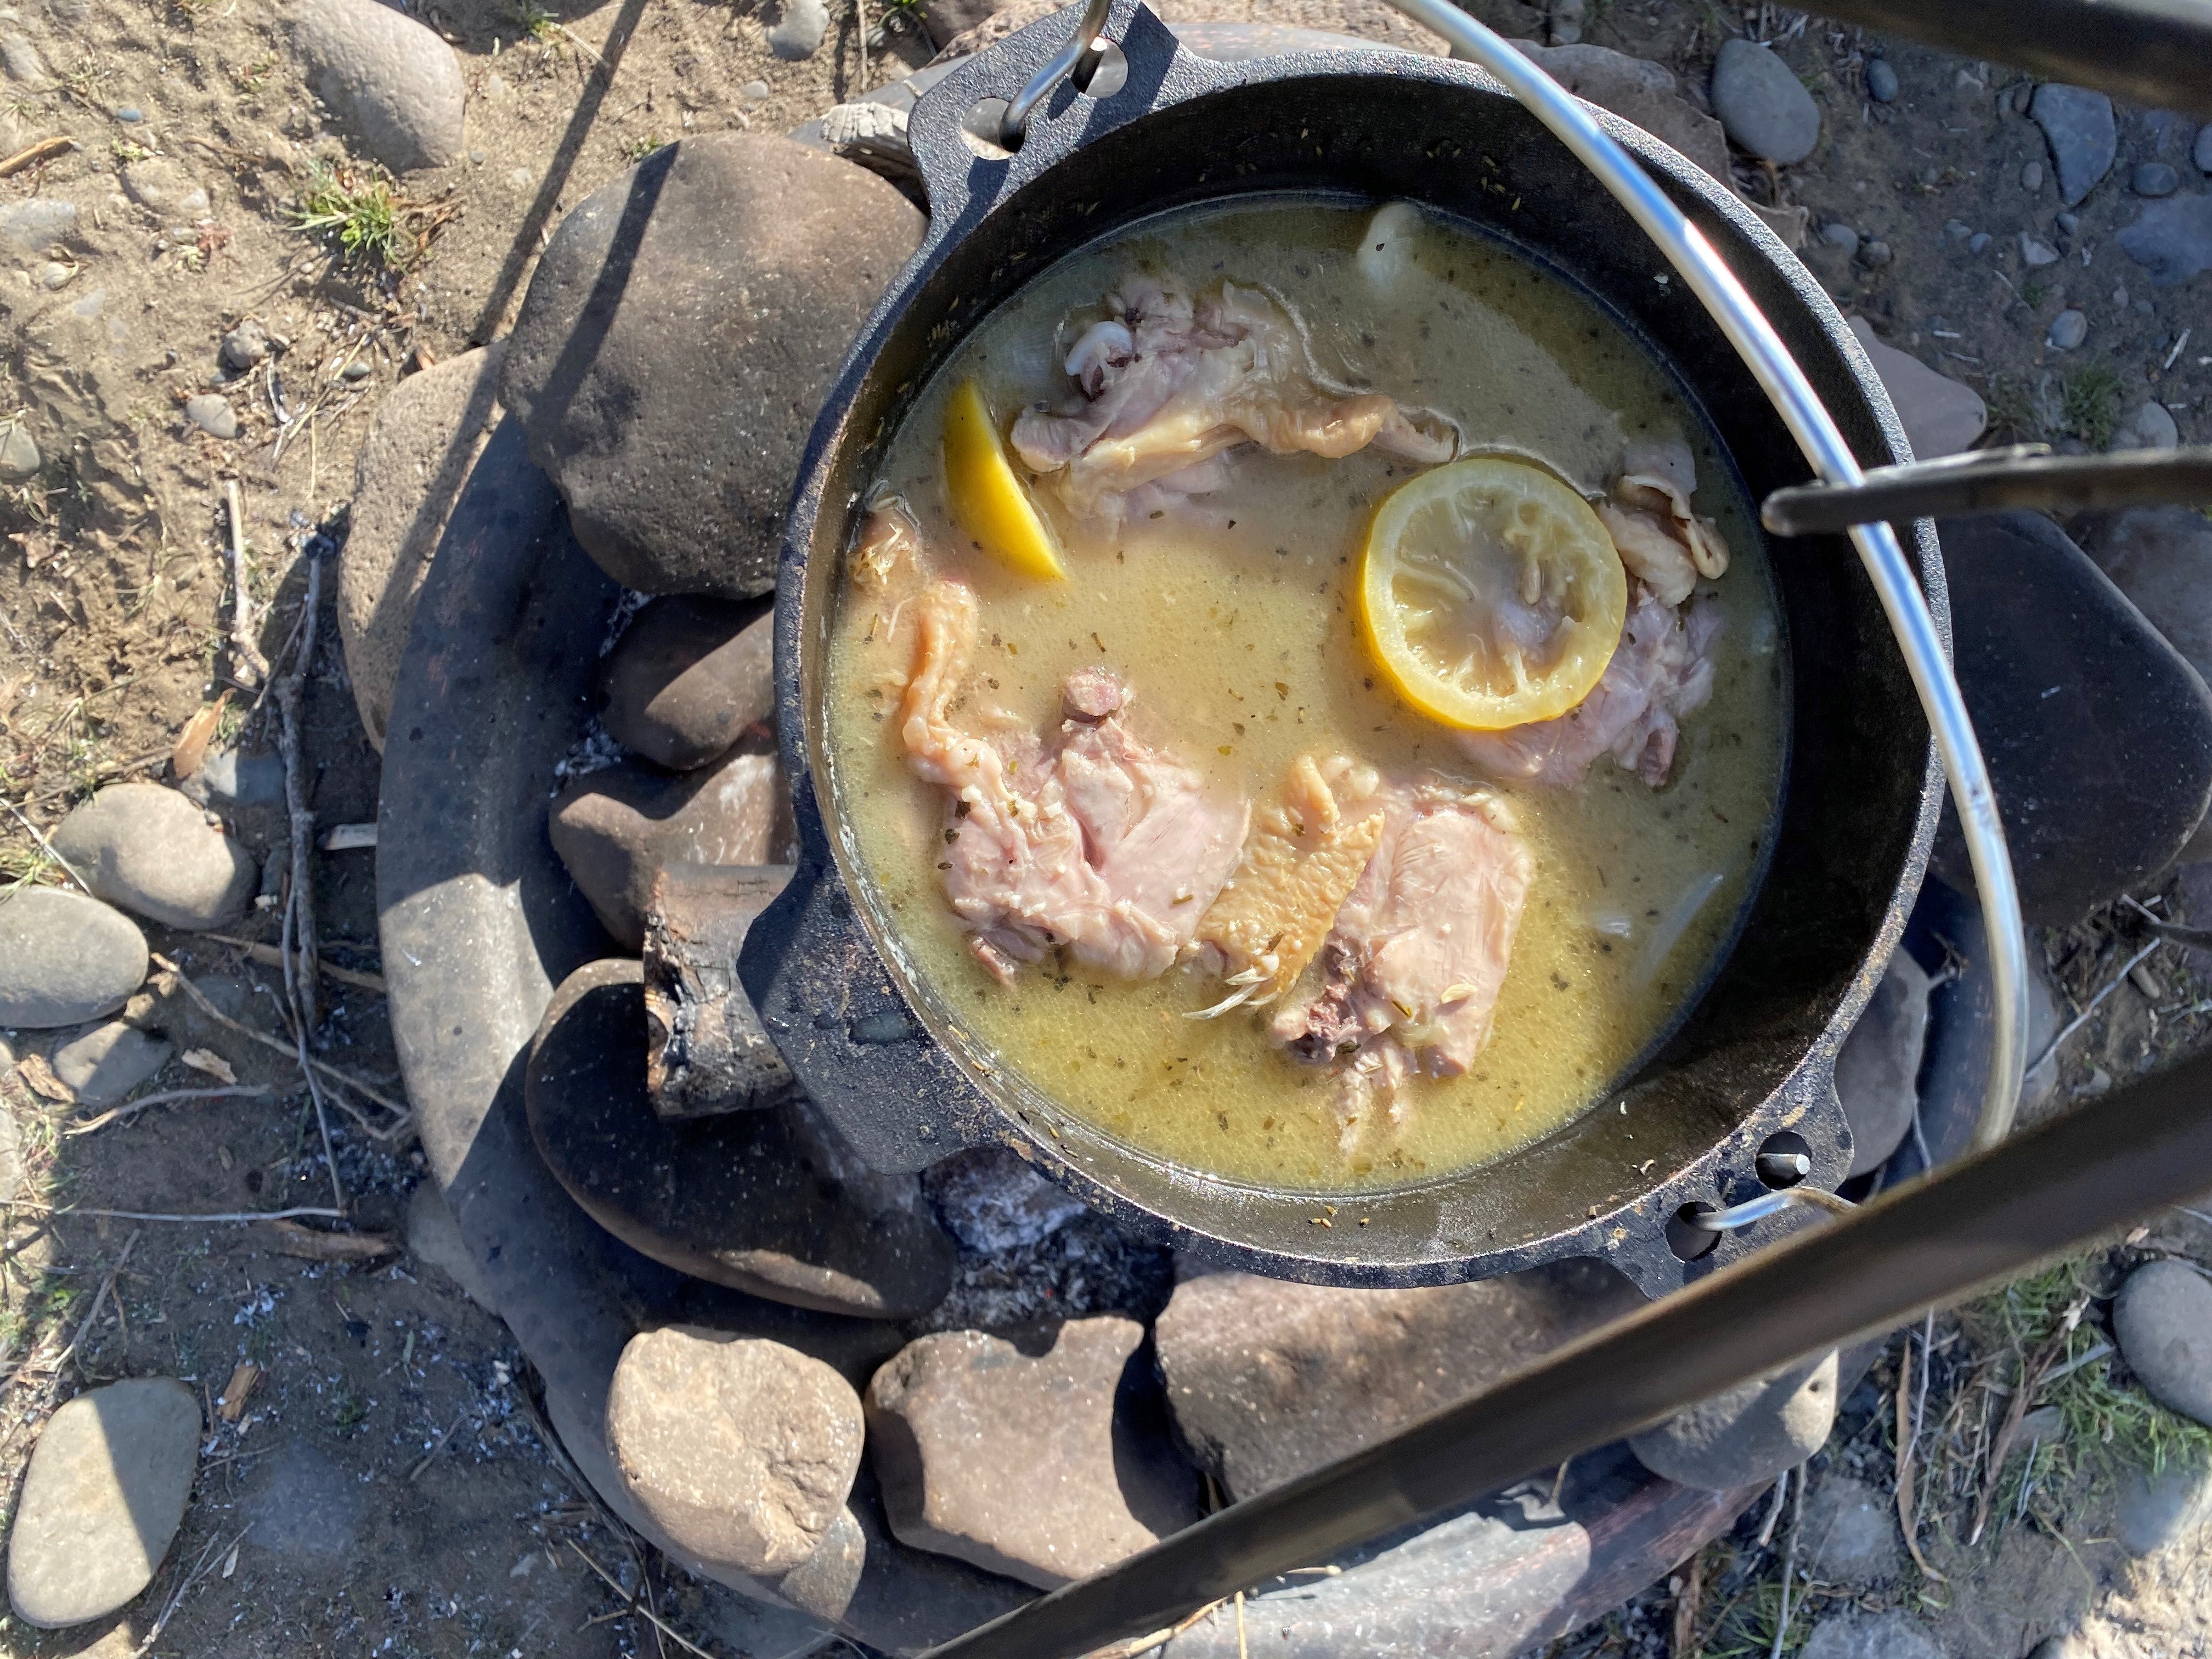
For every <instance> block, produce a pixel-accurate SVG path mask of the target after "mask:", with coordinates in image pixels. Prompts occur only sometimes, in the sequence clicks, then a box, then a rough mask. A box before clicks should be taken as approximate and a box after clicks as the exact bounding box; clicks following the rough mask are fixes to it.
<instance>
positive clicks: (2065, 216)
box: [2051, 213, 2081, 236]
mask: <svg viewBox="0 0 2212 1659" xmlns="http://www.w3.org/2000/svg"><path fill="white" fill-rule="evenodd" d="M2051 223H2053V224H2054V225H2057V227H2058V230H2059V234H2061V235H2063V236H2071V235H2073V234H2075V232H2076V231H2078V230H2080V229H2081V215H2080V214H2078V213H2061V214H2058V215H2057V216H2054V217H2053V218H2052V219H2051Z"/></svg>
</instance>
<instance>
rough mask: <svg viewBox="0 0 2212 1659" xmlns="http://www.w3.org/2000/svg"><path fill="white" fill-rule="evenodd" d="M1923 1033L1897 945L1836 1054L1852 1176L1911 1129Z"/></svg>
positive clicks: (1914, 969) (1916, 987) (1911, 965)
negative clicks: (1848, 1131)
mask: <svg viewBox="0 0 2212 1659" xmlns="http://www.w3.org/2000/svg"><path fill="white" fill-rule="evenodd" d="M1916 453H1917V452H1916ZM1927 1036H1928V975H1927V972H1926V971H1925V970H1924V969H1923V968H1922V967H1921V966H1920V964H1919V963H1917V962H1915V961H1914V960H1913V959H1912V957H1911V956H1910V955H1909V954H1907V953H1906V952H1905V951H1903V950H1902V949H1900V950H1899V951H1897V953H1896V954H1895V955H1893V957H1890V959H1889V970H1888V971H1887V973H1885V974H1884V975H1882V980H1881V984H1880V985H1878V986H1876V987H1875V993H1874V996H1873V998H1872V1000H1869V1002H1868V1004H1867V1006H1866V1012H1864V1013H1863V1014H1861V1015H1860V1016H1859V1023H1858V1024H1857V1025H1855V1026H1853V1027H1852V1028H1851V1034H1850V1036H1848V1037H1846V1038H1844V1048H1843V1052H1842V1053H1841V1054H1838V1055H1837V1056H1836V1093H1837V1095H1838V1097H1839V1098H1840V1099H1841V1100H1842V1101H1843V1103H1844V1119H1845V1120H1846V1121H1848V1122H1849V1123H1850V1126H1851V1138H1852V1139H1853V1140H1854V1141H1855V1142H1857V1149H1856V1150H1855V1151H1854V1152H1853V1153H1852V1155H1851V1170H1850V1172H1851V1173H1852V1174H1853V1175H1855V1176H1860V1175H1867V1174H1869V1173H1871V1172H1872V1171H1874V1170H1879V1169H1880V1168H1881V1166H1882V1165H1883V1164H1886V1163H1887V1162H1888V1161H1889V1155H1890V1154H1891V1153H1892V1152H1895V1151H1896V1150H1897V1149H1898V1147H1899V1146H1900V1145H1902V1144H1903V1142H1904V1140H1905V1135H1906V1133H1908V1132H1909V1131H1910V1130H1911V1127H1912V1114H1913V1110H1914V1109H1915V1107H1916V1106H1917V1104H1918V1103H1919V1099H1920V1091H1919V1079H1920V1051H1921V1048H1922V1046H1923V1043H1924V1042H1925V1041H1926V1039H1927Z"/></svg>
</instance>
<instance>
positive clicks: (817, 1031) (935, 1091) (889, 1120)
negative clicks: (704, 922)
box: [738, 856, 985, 1175]
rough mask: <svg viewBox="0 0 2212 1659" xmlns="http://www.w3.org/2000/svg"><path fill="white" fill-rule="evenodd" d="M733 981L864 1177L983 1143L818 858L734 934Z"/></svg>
mask: <svg viewBox="0 0 2212 1659" xmlns="http://www.w3.org/2000/svg"><path fill="white" fill-rule="evenodd" d="M738 979H739V980H740V981H741V982H742V983H743V984H744V988H745V991H746V994H748V995H750V997H751V999H752V1001H753V1006H754V1009H755V1010H756V1012H757V1013H758V1014H759V1016H760V1021H761V1025H762V1027H763V1030H766V1031H767V1033H768V1035H769V1041H770V1042H774V1043H775V1047H776V1050H777V1052H778V1053H780V1054H782V1056H783V1058H784V1061H785V1063H786V1064H787V1065H788V1066H790V1067H791V1069H792V1071H793V1073H794V1074H796V1076H797V1077H798V1079H799V1082H800V1083H801V1084H802V1085H805V1090H806V1092H807V1094H808V1095H809V1096H810V1097H811V1098H812V1100H813V1101H814V1103H815V1104H816V1105H817V1106H819V1107H821V1108H822V1109H823V1111H824V1112H826V1113H828V1114H829V1119H830V1121H832V1122H833V1123H835V1124H836V1126H837V1128H838V1130H839V1132H840V1133H842V1134H843V1135H844V1137H845V1139H847V1140H848V1141H850V1142H851V1143H852V1146H853V1150H854V1152H857V1153H858V1154H860V1159H861V1161H862V1162H863V1163H865V1164H867V1165H868V1167H869V1168H870V1169H872V1170H878V1171H879V1172H880V1173H882V1174H884V1175H908V1174H912V1173H914V1172H915V1171H916V1170H926V1169H927V1168H928V1167H929V1166H930V1165H931V1164H935V1163H937V1162H939V1160H940V1159H943V1158H949V1157H951V1155H952V1154H953V1153H955V1152H959V1151H960V1150H961V1149H962V1148H963V1147H966V1146H975V1145H978V1144H980V1143H981V1141H982V1140H983V1139H985V1137H984V1135H983V1133H982V1132H981V1127H980V1125H979V1124H978V1123H977V1122H976V1121H975V1115H974V1113H973V1112H971V1111H969V1110H966V1109H963V1108H962V1107H961V1106H959V1105H957V1104H956V1103H959V1102H963V1101H969V1100H975V1099H976V1098H977V1097H976V1096H975V1092H974V1090H973V1087H972V1085H970V1084H969V1081H968V1079H966V1078H965V1077H963V1075H962V1074H961V1073H960V1071H959V1069H958V1068H957V1066H955V1065H954V1064H953V1062H952V1058H951V1055H949V1054H946V1053H945V1050H944V1049H943V1048H939V1046H938V1044H937V1043H936V1042H935V1041H934V1040H933V1038H932V1037H931V1036H930V1035H929V1033H928V1032H927V1031H926V1030H923V1029H922V1027H921V1024H920V1023H919V1022H918V1021H916V1020H915V1018H914V1014H913V1012H912V1010H910V1009H909V1008H908V1006H907V1003H906V999H905V998H903V997H902V996H901V995H900V994H899V993H898V989H897V987H896V986H894V985H893V984H892V983H891V981H890V975H888V974H887V973H885V972H884V967H883V964H882V963H881V962H880V961H879V960H878V958H877V956H876V951H875V946H874V945H872V943H871V942H870V941H869V939H868V936H867V934H866V932H865V931H864V930H863V929H862V927H861V926H860V918H859V917H858V916H856V915H854V913H853V900H852V896H851V895H850V894H848V893H847V892H846V890H845V884H844V882H843V881H842V879H841V878H839V876H838V874H837V872H836V869H835V868H834V867H833V866H830V865H829V863H828V862H827V861H826V860H809V859H805V858H804V857H803V856H802V861H801V863H800V864H799V868H798V871H797V872H796V873H795V874H794V875H793V878H792V881H791V884H790V885H789V886H787V887H786V888H785V889H784V890H783V892H782V893H781V895H780V896H778V897H777V899H776V901H775V903H773V904H771V905H770V906H769V908H767V909H765V910H763V912H762V913H761V915H760V916H759V918H758V919H757V921H754V923H753V924H752V927H750V930H749V931H748V932H747V933H746V935H745V942H744V950H743V951H742V952H741V953H740V954H739V956H738Z"/></svg>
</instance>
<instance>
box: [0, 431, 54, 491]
mask: <svg viewBox="0 0 2212 1659" xmlns="http://www.w3.org/2000/svg"><path fill="white" fill-rule="evenodd" d="M44 465H46V457H45V456H43V455H41V454H40V453H39V441H38V440H37V439H36V438H34V437H33V436H32V435H30V433H29V431H28V430H27V429H26V428H25V427H24V425H23V423H22V422H21V421H9V422H8V423H7V424H6V425H5V426H0V478H6V479H8V480H9V481H10V482H11V483H22V482H23V481H24V480H25V479H26V478H35V477H38V476H39V470H40V468H41V467H43V466H44Z"/></svg>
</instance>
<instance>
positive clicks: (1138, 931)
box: [897, 580, 1250, 983]
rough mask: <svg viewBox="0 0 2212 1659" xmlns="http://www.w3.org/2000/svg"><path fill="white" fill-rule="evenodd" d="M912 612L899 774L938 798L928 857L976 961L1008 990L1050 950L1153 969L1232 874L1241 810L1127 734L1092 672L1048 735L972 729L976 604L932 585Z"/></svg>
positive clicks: (1075, 684) (948, 586) (1120, 972)
mask: <svg viewBox="0 0 2212 1659" xmlns="http://www.w3.org/2000/svg"><path fill="white" fill-rule="evenodd" d="M910 611H911V614H912V617H913V619H914V624H915V658H914V669H913V672H912V673H911V675H910V676H909V677H908V680H907V684H906V686H905V690H904V695H903V696H902V698H901V700H900V705H899V710H898V716H897V719H898V733H899V738H900V741H901V742H902V744H904V745H905V750H906V759H907V764H908V767H909V769H912V770H913V771H914V773H915V775H917V776H920V777H921V778H923V779H925V780H927V781H929V782H931V783H933V784H936V785H938V786H939V787H942V788H944V789H945V790H947V791H949V792H950V794H951V800H950V801H949V803H948V807H947V812H946V817H945V823H944V829H943V838H942V842H941V843H940V847H939V857H938V859H937V860H935V862H936V863H937V866H938V868H939V872H941V874H942V875H943V877H944V880H945V898H946V900H947V902H949V903H950V904H951V908H952V910H953V913H954V914H955V915H957V916H958V917H959V919H960V921H961V923H962V924H963V927H965V929H966V930H967V933H968V936H969V945H970V948H971V949H972V950H973V951H975V956H976V957H977V959H978V960H980V961H981V962H982V963H983V964H984V965H985V966H986V967H987V968H988V969H990V970H991V971H992V972H993V973H994V974H996V975H998V976H999V977H1000V979H1002V980H1004V981H1008V982H1009V983H1011V982H1012V979H1013V977H1014V975H1015V974H1016V972H1017V970H1018V966H1019V964H1021V963H1035V962H1040V961H1042V960H1043V959H1044V958H1045V957H1048V956H1049V955H1050V954H1052V953H1053V952H1054V951H1066V955H1067V957H1068V958H1069V959H1070V960H1072V961H1073V962H1075V963H1080V964H1081V965H1083V966H1084V967H1086V968H1088V969H1092V970H1094V971H1096V972H1098V973H1101V974H1104V975H1109V976H1112V977H1116V978H1121V979H1150V978H1153V977H1155V976H1157V975H1160V974H1162V973H1164V972H1165V971H1166V970H1167V969H1168V968H1169V966H1170V964H1172V963H1174V962H1175V960H1176V957H1177V956H1178V955H1180V954H1181V952H1182V950H1183V948H1184V947H1185V946H1186V945H1188V944H1189V943H1190V941H1191V939H1192V936H1193V935H1194V933H1196V931H1197V928H1198V923H1199V920H1200V917H1202V916H1203V915H1205V914H1206V908H1207V907H1208V906H1209V905H1211V904H1212V902H1213V898H1214V895H1215V894H1216V893H1218V891H1219V890H1220V889H1221V885H1222V884H1223V883H1224V882H1225V881H1226V880H1227V879H1228V878H1229V873H1230V872H1231V870H1233V869H1234V868H1235V867H1236V865H1237V858H1238V856H1239V854H1240V853H1241V850H1242V848H1243V842H1244V831H1245V827H1246V823H1247V822H1248V820H1249V817H1250V811H1249V805H1247V803H1246V802H1245V801H1244V800H1243V799H1241V798H1237V797H1234V796H1230V795H1226V794H1225V793H1222V792H1220V791H1218V790H1216V789H1214V788H1212V787H1210V786H1209V785H1208V784H1207V782H1206V780H1205V779H1204V778H1203V777H1202V776H1200V774H1198V773H1197V772H1194V771H1193V770H1191V769H1189V768H1188V767H1184V766H1182V765H1179V764H1177V763H1176V762H1174V761H1173V760H1171V759H1170V758H1169V757H1166V756H1164V755H1163V754H1161V753H1160V752H1159V751H1158V750H1154V749H1152V748H1150V747H1148V746H1147V745H1146V744H1145V743H1143V742H1142V741H1141V740H1139V738H1137V737H1136V736H1135V735H1134V734H1133V733H1132V732H1130V731H1129V730H1128V729H1127V726H1126V724H1125V723H1124V720H1123V715H1124V714H1125V713H1126V711H1127V704H1128V694H1127V690H1126V689H1125V688H1124V687H1123V686H1122V684H1121V682H1120V680H1119V679H1118V678H1115V676H1114V675H1113V674H1111V673H1110V672H1109V671H1106V670H1104V669H1086V670H1083V671H1079V672H1077V673H1075V674H1073V675H1071V676H1069V678H1068V680H1067V682H1066V685H1065V687H1064V688H1063V703H1064V707H1065V710H1066V714H1065V718H1064V719H1062V720H1060V723H1059V726H1058V728H1057V730H1056V731H1054V732H1052V733H1050V734H1049V735H1048V736H1047V737H1046V738H1042V739H1040V738H1039V737H1038V735H1037V734H1036V733H1035V732H1030V731H1027V730H1025V729H1023V728H1019V727H1018V726H1015V725H1014V724H1013V723H1012V720H1010V719H1009V718H1007V717H1006V716H1004V715H1003V714H989V715H985V716H982V717H981V718H983V719H984V720H987V722H988V725H989V728H990V729H988V730H987V731H983V730H970V729H969V728H968V727H967V726H963V724H962V723H961V722H960V720H958V719H957V718H956V711H957V710H958V709H959V708H961V706H962V698H963V693H964V692H965V690H966V686H967V681H968V678H969V672H968V671H969V660H970V659H971V657H972V655H973V653H974V650H975V628H976V603H975V594H974V592H973V591H972V590H970V589H969V587H968V586H967V585H966V584H965V583H963V582H959V581H955V580H939V581H933V582H931V583H930V584H929V585H928V586H926V587H924V588H923V589H922V590H921V592H920V593H919V594H918V595H916V596H915V599H914V600H913V601H912V603H911V606H910Z"/></svg>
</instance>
